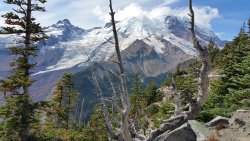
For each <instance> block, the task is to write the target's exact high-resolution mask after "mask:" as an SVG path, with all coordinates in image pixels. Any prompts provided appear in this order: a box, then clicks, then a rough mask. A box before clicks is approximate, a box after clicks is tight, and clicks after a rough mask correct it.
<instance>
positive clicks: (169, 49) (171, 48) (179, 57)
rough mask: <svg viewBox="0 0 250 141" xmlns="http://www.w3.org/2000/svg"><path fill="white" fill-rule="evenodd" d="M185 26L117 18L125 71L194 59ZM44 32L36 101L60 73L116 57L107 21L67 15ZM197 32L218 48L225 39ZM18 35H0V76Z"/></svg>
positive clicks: (148, 71) (170, 20)
mask: <svg viewBox="0 0 250 141" xmlns="http://www.w3.org/2000/svg"><path fill="white" fill-rule="evenodd" d="M188 27H189V23H188V19H183V18H180V17H175V16H167V17H165V18H163V19H161V20H152V19H148V18H147V17H142V18H131V19H128V20H124V21H119V22H117V29H118V35H119V40H120V47H121V50H122V58H123V60H124V65H125V69H126V71H127V72H129V73H140V74H143V75H144V76H145V77H154V76H158V75H161V74H163V73H166V72H168V71H170V70H172V69H174V68H175V66H176V65H177V64H179V63H182V62H184V61H186V60H188V59H190V58H192V57H193V55H195V54H196V53H195V50H194V49H193V47H192V46H193V45H192V43H191V38H190V33H189V30H188ZM46 32H47V35H48V36H49V39H48V40H47V41H46V44H45V46H44V45H43V42H40V43H39V44H38V45H39V47H40V51H39V52H38V56H37V57H36V58H35V59H34V61H35V62H37V67H36V69H35V70H34V74H33V77H34V78H35V79H36V80H37V82H36V83H37V84H35V85H34V86H33V88H32V91H34V92H35V93H36V94H34V97H35V100H42V99H45V98H46V97H47V96H48V95H49V93H50V92H51V90H52V88H53V86H54V84H55V82H56V81H57V80H58V79H59V76H60V75H61V74H62V73H63V72H66V71H70V72H73V73H77V72H81V71H82V70H84V69H86V68H88V67H90V66H95V65H93V63H96V62H100V61H102V62H103V61H108V62H112V61H114V60H115V59H116V56H115V54H114V53H115V49H114V45H113V33H112V27H111V24H110V23H107V24H106V25H105V26H104V27H100V28H93V29H90V30H85V29H81V28H79V27H76V26H74V25H72V24H71V23H70V21H69V20H66V19H65V20H62V21H58V22H57V23H56V24H54V25H52V26H49V27H47V28H46ZM196 33H197V35H198V38H199V39H200V40H201V43H202V44H204V45H205V44H207V43H208V41H209V39H211V40H214V41H215V42H216V43H217V44H218V46H220V47H222V45H223V42H222V41H221V40H220V39H219V38H218V37H217V36H216V35H215V34H214V33H213V32H212V31H210V30H208V29H205V28H201V27H198V26H197V28H196ZM18 38H19V37H18V36H5V35H1V36H0V57H1V58H4V59H3V61H2V63H1V64H0V72H1V74H0V77H4V76H6V75H7V74H8V72H9V68H7V67H6V66H7V64H9V62H10V61H11V59H13V56H9V55H8V51H7V48H8V47H9V46H12V45H14V44H13V43H15V40H17V39H18ZM104 65H105V63H104ZM113 65H114V64H113ZM100 72H102V71H100ZM102 73H103V72H102ZM55 74H56V75H55ZM82 81H84V80H82ZM79 83H80V82H79ZM38 84H39V85H38ZM39 88H42V91H39V92H38V91H36V90H38V89H39Z"/></svg>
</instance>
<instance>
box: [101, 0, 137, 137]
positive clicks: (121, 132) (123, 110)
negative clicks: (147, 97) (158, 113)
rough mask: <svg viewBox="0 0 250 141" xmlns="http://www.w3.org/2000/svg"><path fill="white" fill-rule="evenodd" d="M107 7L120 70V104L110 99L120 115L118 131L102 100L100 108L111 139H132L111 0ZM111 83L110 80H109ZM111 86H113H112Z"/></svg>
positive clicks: (126, 93)
mask: <svg viewBox="0 0 250 141" xmlns="http://www.w3.org/2000/svg"><path fill="white" fill-rule="evenodd" d="M109 7H110V16H111V23H112V27H113V34H114V40H115V43H114V44H115V50H116V54H117V59H118V66H119V70H120V80H121V88H122V89H121V98H120V100H121V105H119V104H118V102H117V99H116V98H113V99H112V102H113V103H112V104H114V106H115V108H116V110H117V111H118V113H119V115H120V129H118V133H115V132H114V131H113V129H112V126H111V123H110V121H109V118H108V112H107V110H106V108H105V103H104V102H103V100H102V105H103V106H102V108H103V114H104V118H105V124H106V127H107V129H108V132H109V134H110V136H111V138H112V139H115V140H116V139H118V140H119V141H132V138H131V135H130V130H129V129H130V124H129V112H130V109H131V108H130V107H131V106H130V100H129V95H128V91H127V84H126V75H125V72H124V67H123V64H122V58H121V52H120V47H119V40H118V35H117V30H116V23H115V12H114V11H113V8H112V0H109ZM111 85H112V82H111ZM112 87H113V86H112ZM113 92H114V95H115V96H116V91H115V90H114V89H113Z"/></svg>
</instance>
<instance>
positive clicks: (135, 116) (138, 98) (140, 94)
mask: <svg viewBox="0 0 250 141" xmlns="http://www.w3.org/2000/svg"><path fill="white" fill-rule="evenodd" d="M130 103H131V110H130V115H129V116H130V118H131V119H132V121H133V122H134V123H135V125H134V126H135V129H136V130H138V131H139V130H140V129H143V128H144V127H145V124H146V123H145V120H143V118H144V117H145V107H146V100H145V95H144V91H143V88H142V83H141V80H140V77H139V75H136V76H135V77H134V80H133V87H132V94H131V95H130Z"/></svg>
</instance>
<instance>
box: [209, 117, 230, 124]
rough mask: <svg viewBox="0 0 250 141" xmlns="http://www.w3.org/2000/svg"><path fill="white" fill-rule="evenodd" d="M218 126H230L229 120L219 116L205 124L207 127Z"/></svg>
mask: <svg viewBox="0 0 250 141" xmlns="http://www.w3.org/2000/svg"><path fill="white" fill-rule="evenodd" d="M218 125H229V118H226V117H222V116H217V117H216V118H214V119H213V120H211V121H209V122H208V123H206V124H205V126H206V127H216V126H218Z"/></svg>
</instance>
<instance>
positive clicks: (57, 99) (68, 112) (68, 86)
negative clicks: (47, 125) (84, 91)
mask: <svg viewBox="0 0 250 141" xmlns="http://www.w3.org/2000/svg"><path fill="white" fill-rule="evenodd" d="M72 79H73V75H72V74H68V73H66V74H64V75H63V77H62V79H61V80H60V81H58V82H57V84H56V88H55V91H54V93H53V97H52V99H51V111H50V112H49V115H50V119H51V120H52V121H53V122H52V124H53V125H54V127H58V128H64V129H72V128H73V127H75V125H74V124H75V122H74V120H73V118H71V117H72V115H73V111H74V108H75V102H76V98H77V96H78V93H77V92H76V91H75V89H74V84H73V83H72Z"/></svg>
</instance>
